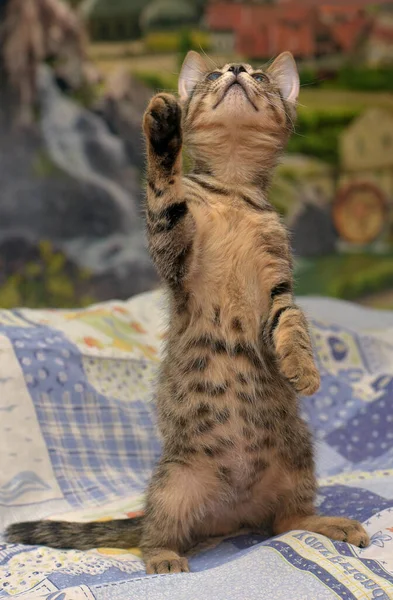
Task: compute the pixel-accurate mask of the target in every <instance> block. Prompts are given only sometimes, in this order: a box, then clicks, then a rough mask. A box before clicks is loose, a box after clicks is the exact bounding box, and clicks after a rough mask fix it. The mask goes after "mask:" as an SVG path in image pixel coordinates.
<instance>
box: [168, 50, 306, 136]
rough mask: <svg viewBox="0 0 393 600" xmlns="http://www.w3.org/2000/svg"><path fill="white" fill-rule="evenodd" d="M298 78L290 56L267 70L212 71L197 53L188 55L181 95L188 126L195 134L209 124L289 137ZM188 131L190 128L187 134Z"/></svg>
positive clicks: (243, 66)
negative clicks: (251, 127) (287, 134)
mask: <svg viewBox="0 0 393 600" xmlns="http://www.w3.org/2000/svg"><path fill="white" fill-rule="evenodd" d="M298 93H299V77H298V73H297V69H296V65H295V61H294V60H293V57H292V55H291V54H290V53H287V52H286V53H284V54H281V55H280V56H279V57H278V58H277V59H276V61H275V62H274V63H273V64H272V65H271V66H270V67H269V68H268V69H267V70H266V71H262V70H261V69H253V68H252V67H251V66H250V65H248V64H227V65H225V66H224V67H222V68H220V69H214V70H213V71H212V70H209V68H208V67H207V65H206V63H205V62H204V61H203V59H202V58H201V57H200V56H199V54H197V53H196V52H189V53H188V55H187V57H186V59H185V61H184V64H183V67H182V71H181V73H180V79H179V94H180V98H181V100H182V101H183V105H184V114H185V123H186V125H187V126H188V127H190V128H191V129H194V128H195V127H198V125H202V124H205V125H206V126H208V125H209V124H210V125H211V126H214V124H222V125H225V126H226V127H235V128H236V127H238V126H241V125H242V124H247V125H249V126H252V125H253V124H255V126H256V127H257V128H258V129H265V131H266V133H268V132H273V131H274V132H276V133H277V132H278V130H279V129H280V128H282V130H283V134H284V130H285V132H288V124H289V123H290V122H291V121H292V119H293V118H294V116H295V111H296V102H297V97H298ZM188 127H187V128H188Z"/></svg>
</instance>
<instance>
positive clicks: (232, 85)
mask: <svg viewBox="0 0 393 600" xmlns="http://www.w3.org/2000/svg"><path fill="white" fill-rule="evenodd" d="M235 87H237V88H239V89H240V90H241V91H242V92H243V93H244V95H245V97H246V98H247V100H248V101H249V103H250V104H251V106H252V107H253V108H254V109H255V110H256V111H257V112H258V107H257V106H255V104H254V102H253V101H252V100H251V98H250V96H249V94H248V91H247V89H246V87H245V86H244V85H243V84H242V83H241V82H240V81H239V80H238V79H235V80H234V81H231V82H230V83H229V84H228V85H227V86H226V87H225V89H224V92H223V93H222V95H221V97H220V98H219V100H218V101H217V102H216V104H215V105H214V106H213V110H215V109H216V108H217V106H219V105H220V104H221V102H222V101H223V100H224V98H225V96H226V95H227V93H228V92H229V90H230V89H231V88H235Z"/></svg>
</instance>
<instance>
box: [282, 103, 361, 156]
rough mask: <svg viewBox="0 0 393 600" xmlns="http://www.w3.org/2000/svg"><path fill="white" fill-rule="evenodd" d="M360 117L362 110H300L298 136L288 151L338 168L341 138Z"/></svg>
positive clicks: (291, 141) (297, 125)
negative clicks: (346, 129) (314, 158)
mask: <svg viewBox="0 0 393 600" xmlns="http://www.w3.org/2000/svg"><path fill="white" fill-rule="evenodd" d="M359 114H360V112H359V110H357V109H348V108H332V107H331V108H327V109H323V110H320V109H314V110H312V109H310V108H304V109H302V108H300V110H299V116H298V120H297V124H296V133H295V135H293V136H292V138H291V139H290V141H289V145H288V151H289V152H297V153H301V154H306V155H308V156H313V157H316V158H319V159H321V160H324V161H326V162H328V163H330V164H333V165H336V164H337V163H338V159H339V154H338V149H339V137H340V134H341V132H342V131H343V130H344V129H345V128H346V127H347V126H348V125H349V124H350V123H351V122H352V121H353V119H355V118H356V117H357V116H359Z"/></svg>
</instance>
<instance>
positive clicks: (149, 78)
mask: <svg viewBox="0 0 393 600" xmlns="http://www.w3.org/2000/svg"><path fill="white" fill-rule="evenodd" d="M133 75H134V76H135V77H136V78H137V79H139V81H142V83H144V84H145V85H147V86H148V87H150V88H152V89H153V90H154V91H155V92H159V91H163V90H166V91H169V92H176V90H177V79H178V76H177V75H175V74H172V73H159V72H158V71H150V70H149V71H148V70H146V71H141V70H137V71H133Z"/></svg>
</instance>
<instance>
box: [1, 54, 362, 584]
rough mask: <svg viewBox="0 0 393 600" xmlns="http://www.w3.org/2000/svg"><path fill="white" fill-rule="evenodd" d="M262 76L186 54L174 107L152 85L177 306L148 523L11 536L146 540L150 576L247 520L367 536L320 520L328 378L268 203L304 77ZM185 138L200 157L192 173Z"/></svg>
mask: <svg viewBox="0 0 393 600" xmlns="http://www.w3.org/2000/svg"><path fill="white" fill-rule="evenodd" d="M260 73H261V71H260V70H257V71H254V70H253V69H252V68H251V67H250V66H249V65H226V66H225V67H223V68H222V69H219V70H217V71H216V72H215V74H214V75H212V74H211V72H210V71H209V69H208V68H207V67H206V65H205V64H204V63H203V61H202V59H201V58H200V57H198V55H196V54H195V53H191V54H190V55H189V56H188V57H187V59H186V63H185V66H184V67H183V70H182V74H181V77H180V95H181V104H180V103H179V102H178V100H177V99H176V98H175V97H173V96H171V95H168V94H158V95H157V96H155V97H154V98H153V99H152V100H151V102H150V104H149V106H148V108H147V111H146V113H145V117H144V132H145V135H146V140H147V158H148V166H147V182H148V185H147V206H146V222H147V233H148V240H149V247H150V252H151V255H152V257H153V260H154V262H155V264H156V266H157V269H158V271H159V273H160V275H161V277H162V279H163V281H164V282H165V283H166V285H167V288H168V291H169V296H170V302H171V316H170V325H169V331H168V341H167V348H166V355H165V358H164V360H163V364H162V370H161V378H160V383H159V388H158V400H157V407H158V416H159V424H160V429H161V433H162V436H163V440H164V448H163V455H162V459H161V461H160V464H159V465H158V467H157V469H156V471H155V473H154V475H153V477H152V481H151V484H150V487H149V491H148V495H147V503H146V513H145V517H144V519H143V520H142V522H140V521H137V522H135V525H134V524H133V523H132V522H128V523H124V522H114V523H112V524H107V523H105V524H94V526H93V525H86V524H84V525H77V524H62V523H40V522H38V523H29V524H19V525H15V526H12V527H11V528H10V529H9V531H8V539H9V540H10V541H23V542H25V543H35V542H38V543H45V544H50V545H54V546H56V547H70V546H73V547H75V548H86V547H90V546H97V545H100V544H103V545H105V546H108V545H114V546H121V547H128V546H130V545H132V543H134V542H135V535H137V534H140V535H141V540H140V541H141V547H142V550H143V553H144V558H145V560H146V564H147V571H148V573H173V572H174V573H177V572H181V571H187V570H188V566H187V561H186V559H185V558H184V557H183V556H182V554H183V552H185V551H186V550H187V548H189V547H190V546H191V545H192V544H194V543H195V542H197V541H198V540H200V539H203V538H204V537H207V536H211V535H224V534H229V533H232V532H234V531H236V530H237V529H238V528H239V527H241V526H244V525H248V526H250V527H254V528H255V527H265V526H266V525H270V526H271V528H272V531H273V533H281V532H283V531H286V530H289V529H294V528H296V529H298V528H299V529H302V528H305V529H309V530H310V531H314V532H317V533H321V534H325V535H327V536H330V537H332V538H333V539H338V540H347V541H350V542H352V543H354V544H357V545H359V546H364V545H366V544H367V543H368V537H367V534H366V533H365V531H364V530H363V528H362V527H361V525H360V524H359V523H357V522H355V521H350V520H349V519H344V518H340V519H335V518H327V517H320V516H317V515H316V514H315V508H314V500H315V491H316V482H315V474H314V460H313V448H312V442H311V436H310V433H309V431H308V429H307V427H306V425H305V423H304V422H303V421H302V420H301V418H300V416H299V408H298V399H297V394H298V393H301V394H305V395H307V394H308V395H310V394H313V393H314V392H316V390H317V389H318V387H319V374H318V371H317V369H316V367H315V364H314V360H313V353H312V348H311V342H310V337H309V333H308V329H307V322H306V319H305V316H304V315H303V313H302V311H301V310H300V308H299V307H297V306H296V304H295V303H294V298H293V279H292V258H291V252H290V245H289V239H288V234H287V231H286V230H285V227H284V226H283V224H282V222H281V220H280V218H279V216H278V215H277V213H276V212H275V211H274V210H273V208H272V206H271V205H270V204H269V202H268V197H267V190H268V184H269V181H270V179H271V177H272V174H273V168H274V166H275V164H276V163H277V160H278V158H279V156H280V154H281V152H282V150H283V149H284V147H285V144H286V142H287V140H288V137H289V135H290V132H291V129H292V123H293V120H294V118H295V106H296V94H297V90H298V80H297V79H296V78H297V75H296V70H295V67H294V63H293V59H292V58H291V57H290V56H289V55H287V54H286V55H283V56H281V57H279V58H278V59H277V60H276V62H275V63H273V65H272V67H270V69H269V70H268V71H267V72H266V73H265V75H264V76H263V77H260V78H259V79H260V80H261V81H259V79H258V74H260ZM234 83H236V84H237V85H232V84H234ZM183 142H185V143H186V145H187V146H188V150H189V152H190V154H191V156H192V157H193V159H194V165H195V166H194V169H193V170H192V172H191V173H190V174H189V175H187V176H184V175H183V174H182V147H183ZM131 542H132V543H131Z"/></svg>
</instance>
